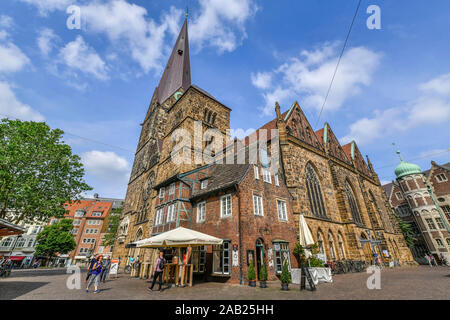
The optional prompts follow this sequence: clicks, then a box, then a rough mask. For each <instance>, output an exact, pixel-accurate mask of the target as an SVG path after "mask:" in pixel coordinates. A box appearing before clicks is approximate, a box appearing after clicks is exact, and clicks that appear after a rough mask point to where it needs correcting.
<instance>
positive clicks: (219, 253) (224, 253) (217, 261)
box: [213, 241, 231, 275]
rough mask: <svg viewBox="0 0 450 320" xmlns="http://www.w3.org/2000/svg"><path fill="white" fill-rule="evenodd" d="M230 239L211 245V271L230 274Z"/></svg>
mask: <svg viewBox="0 0 450 320" xmlns="http://www.w3.org/2000/svg"><path fill="white" fill-rule="evenodd" d="M230 247H231V245H230V241H223V243H222V244H221V245H213V273H215V274H224V275H225V274H230V256H231V252H230V251H231V250H230Z"/></svg>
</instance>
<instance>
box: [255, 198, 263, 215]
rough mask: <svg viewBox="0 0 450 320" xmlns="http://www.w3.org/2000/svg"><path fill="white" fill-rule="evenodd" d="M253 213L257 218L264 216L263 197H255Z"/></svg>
mask: <svg viewBox="0 0 450 320" xmlns="http://www.w3.org/2000/svg"><path fill="white" fill-rule="evenodd" d="M253 212H254V213H255V216H261V217H263V216H264V210H263V202H262V197H260V196H257V195H253Z"/></svg>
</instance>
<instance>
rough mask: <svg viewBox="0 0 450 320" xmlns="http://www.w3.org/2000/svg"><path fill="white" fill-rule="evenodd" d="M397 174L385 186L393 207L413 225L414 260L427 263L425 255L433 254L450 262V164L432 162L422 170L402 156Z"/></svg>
mask: <svg viewBox="0 0 450 320" xmlns="http://www.w3.org/2000/svg"><path fill="white" fill-rule="evenodd" d="M398 153H399V154H400V152H398ZM395 175H396V176H397V179H396V181H392V182H391V183H389V184H386V185H384V186H383V188H384V190H385V192H386V194H387V196H388V199H389V204H390V205H391V207H392V208H393V209H394V210H395V211H396V212H397V214H398V216H399V217H400V218H401V219H402V220H404V221H405V222H407V223H409V224H410V225H411V226H412V230H413V232H414V236H415V238H416V241H415V243H414V246H413V247H412V248H411V250H412V253H413V256H414V259H415V260H416V261H418V262H419V263H424V264H425V263H427V261H426V259H425V258H424V255H425V254H426V253H432V254H433V255H434V256H435V258H437V257H438V256H440V255H441V254H442V255H443V256H444V257H446V259H447V261H450V255H449V253H450V228H449V225H450V181H449V179H450V163H446V164H443V165H439V164H437V163H436V162H434V161H431V169H429V170H426V171H423V172H422V170H421V169H420V167H419V166H417V165H415V164H412V163H408V162H405V161H403V160H402V159H401V163H400V164H399V165H398V166H397V168H396V169H395Z"/></svg>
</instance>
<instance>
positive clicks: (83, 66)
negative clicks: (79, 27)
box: [59, 36, 108, 80]
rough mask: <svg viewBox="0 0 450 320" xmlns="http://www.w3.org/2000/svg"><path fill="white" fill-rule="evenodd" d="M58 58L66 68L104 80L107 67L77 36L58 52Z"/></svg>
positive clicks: (81, 38)
mask: <svg viewBox="0 0 450 320" xmlns="http://www.w3.org/2000/svg"><path fill="white" fill-rule="evenodd" d="M59 58H60V60H61V61H62V63H64V64H65V65H66V66H68V67H69V68H71V69H73V70H78V71H81V72H83V73H86V74H91V75H93V76H95V77H96V78H98V79H101V80H106V79H108V75H107V66H106V64H105V62H104V61H103V60H102V59H101V58H100V56H99V55H98V54H97V53H96V52H95V50H94V49H93V48H91V47H89V46H88V45H87V44H86V42H84V40H83V37H81V36H77V38H76V39H75V41H72V42H69V43H68V44H67V45H66V46H65V47H64V48H62V49H61V50H60V52H59Z"/></svg>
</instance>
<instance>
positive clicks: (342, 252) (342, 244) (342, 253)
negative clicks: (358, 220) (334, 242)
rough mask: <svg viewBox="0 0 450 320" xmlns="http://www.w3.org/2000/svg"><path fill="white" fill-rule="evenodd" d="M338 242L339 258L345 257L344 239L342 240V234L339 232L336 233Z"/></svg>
mask: <svg viewBox="0 0 450 320" xmlns="http://www.w3.org/2000/svg"><path fill="white" fill-rule="evenodd" d="M338 243H339V252H340V253H341V259H345V252H344V241H343V240H342V236H341V234H340V233H338Z"/></svg>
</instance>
